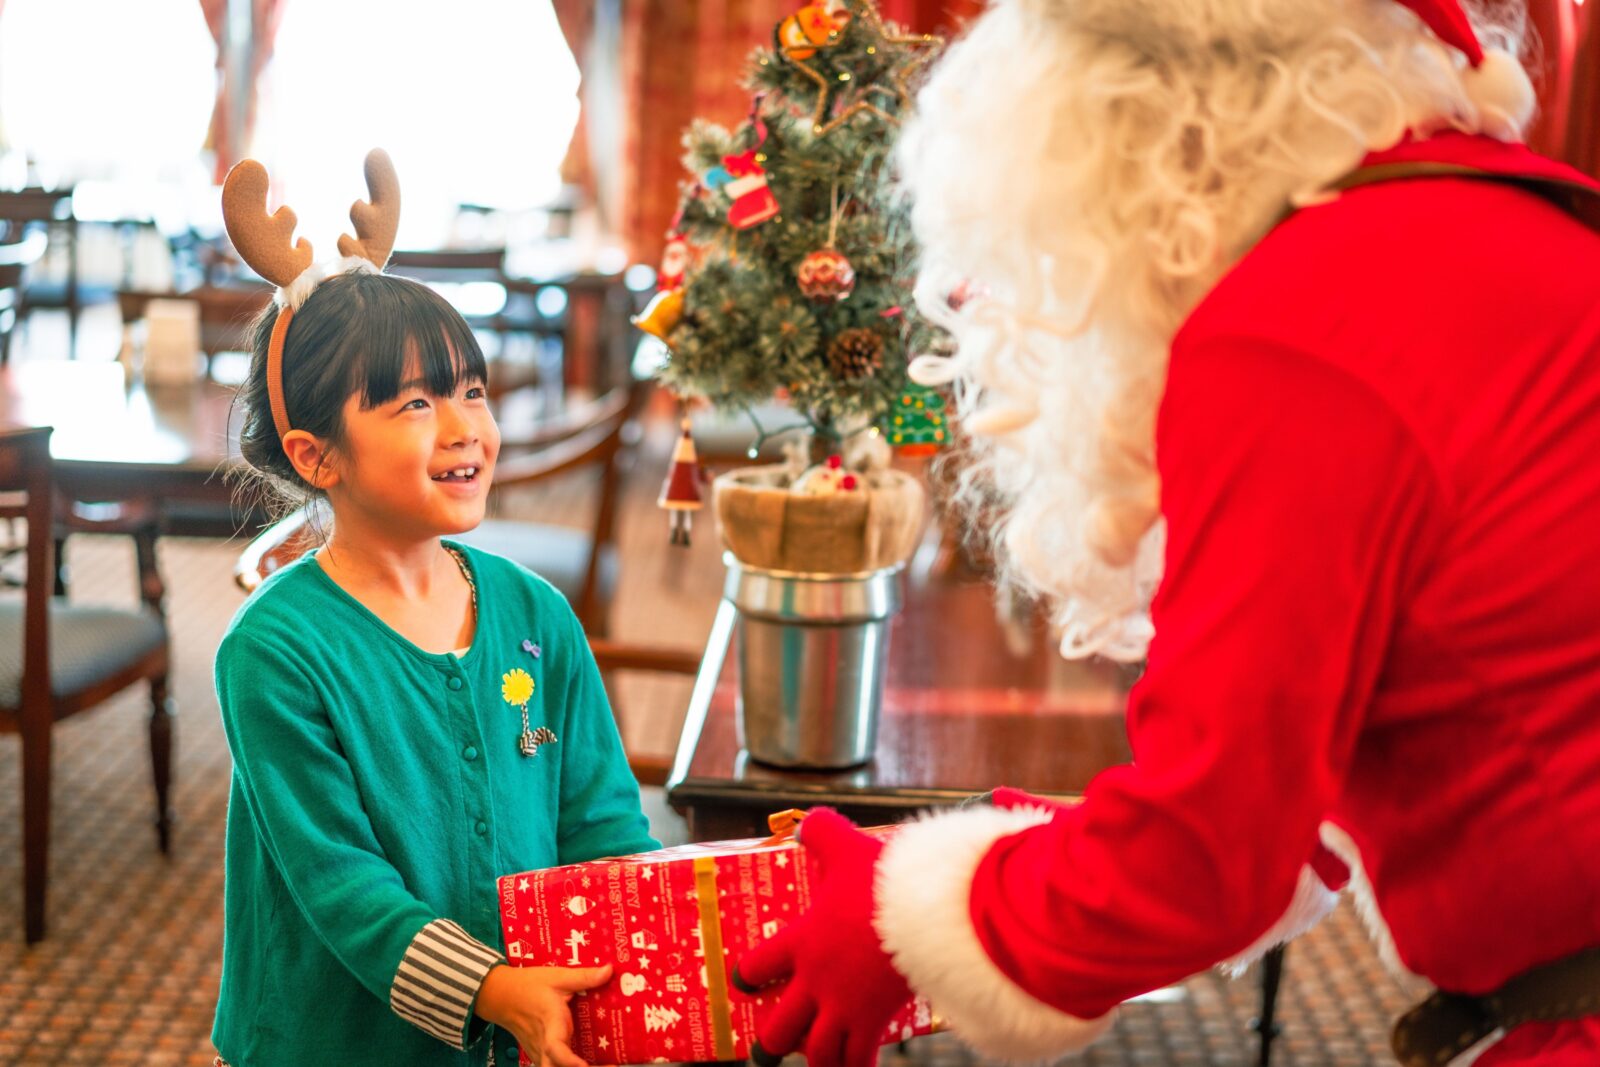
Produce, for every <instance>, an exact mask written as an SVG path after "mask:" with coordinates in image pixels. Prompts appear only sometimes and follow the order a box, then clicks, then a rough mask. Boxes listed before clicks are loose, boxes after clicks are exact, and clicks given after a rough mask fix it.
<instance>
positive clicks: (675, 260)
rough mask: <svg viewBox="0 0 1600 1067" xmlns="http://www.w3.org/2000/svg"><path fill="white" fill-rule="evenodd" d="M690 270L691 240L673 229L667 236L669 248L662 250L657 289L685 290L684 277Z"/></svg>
mask: <svg viewBox="0 0 1600 1067" xmlns="http://www.w3.org/2000/svg"><path fill="white" fill-rule="evenodd" d="M680 214H681V212H680ZM688 269H689V239H688V238H687V237H685V236H684V235H683V234H682V233H681V232H680V231H679V230H678V229H677V227H673V229H672V230H671V231H670V232H669V233H668V234H667V246H666V247H665V248H664V249H662V250H661V270H660V271H658V272H657V273H656V288H657V289H681V288H683V275H684V272H685V271H687V270H688Z"/></svg>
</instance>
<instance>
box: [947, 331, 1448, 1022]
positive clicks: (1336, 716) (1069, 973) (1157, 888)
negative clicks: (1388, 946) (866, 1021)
mask: <svg viewBox="0 0 1600 1067" xmlns="http://www.w3.org/2000/svg"><path fill="white" fill-rule="evenodd" d="M1157 457H1158V461H1159V468H1160V473H1161V477H1162V507H1163V512H1164V515H1165V518H1166V522H1167V563H1166V577H1165V580H1164V581H1163V583H1162V586H1161V588H1160V591H1159V593H1158V594H1157V597H1156V601H1155V604H1154V606H1153V610H1152V615H1153V618H1154V622H1155V626H1156V637H1155V640H1154V643H1153V644H1152V646H1151V649H1150V655H1149V666H1148V669H1147V671H1146V673H1145V675H1144V677H1143V679H1142V680H1141V681H1140V682H1139V684H1138V685H1137V687H1136V688H1135V690H1134V692H1133V694H1132V696H1131V698H1130V703H1129V709H1128V724H1129V735H1130V739H1131V741H1132V748H1133V753H1134V762H1133V763H1132V764H1131V765H1129V766H1125V767H1119V768H1116V769H1113V770H1111V771H1108V772H1107V773H1105V774H1102V775H1101V776H1100V777H1098V778H1097V779H1096V780H1095V781H1094V782H1093V783H1092V784H1091V785H1090V787H1089V789H1088V791H1087V794H1086V797H1085V802H1084V804H1083V805H1082V806H1081V807H1080V808H1079V809H1078V810H1077V811H1076V812H1074V813H1072V814H1071V815H1070V816H1066V817H1059V818H1056V819H1054V820H1052V821H1051V822H1049V823H1047V824H1045V825H1041V826H1037V827H1034V828H1031V829H1028V830H1026V831H1025V832H1022V833H1017V834H1013V835H1011V836H1009V837H1004V838H1001V839H1000V840H999V841H998V842H997V843H996V844H995V845H994V847H993V848H991V849H989V850H988V852H987V853H986V854H985V856H984V857H983V859H982V860H981V861H980V862H979V864H978V867H977V869H976V871H975V873H974V876H973V884H972V890H971V896H970V900H969V908H970V915H971V919H972V922H973V926H974V929H975V932H976V934H977V937H978V940H979V941H980V942H981V944H982V946H983V949H984V951H985V952H986V953H987V954H988V956H989V957H990V959H991V960H992V961H993V962H994V964H995V965H996V966H997V967H998V969H999V970H1000V971H1001V972H1002V973H1003V974H1004V975H1006V976H1007V977H1008V978H1009V979H1010V980H1011V981H1013V982H1015V983H1016V984H1017V985H1018V986H1020V987H1021V988H1022V989H1024V990H1025V991H1027V992H1028V993H1030V994H1032V996H1033V997H1035V998H1037V999H1038V1000H1040V1001H1043V1002H1044V1003H1045V1004H1047V1005H1050V1006H1052V1007H1054V1008H1056V1009H1058V1010H1061V1011H1065V1012H1068V1013H1070V1014H1072V1015H1074V1016H1078V1017H1081V1018H1093V1017H1095V1016H1098V1015H1101V1014H1102V1013H1104V1012H1106V1011H1108V1010H1109V1009H1110V1008H1111V1007H1113V1006H1114V1005H1116V1004H1117V1003H1119V1002H1121V1001H1123V1000H1125V999H1127V998H1128V997H1131V996H1135V995H1137V994H1140V993H1143V992H1146V991H1149V990H1151V989H1154V988H1158V987H1160V986H1163V985H1165V984H1168V983H1170V982H1173V981H1176V980H1179V979H1182V978H1184V977H1186V976H1188V975H1191V974H1194V973H1196V972H1197V971H1200V970H1202V969H1204V968H1206V967H1208V966H1211V965H1212V964H1214V963H1216V962H1218V961H1219V960H1222V959H1224V958H1226V957H1228V956H1229V955H1231V954H1233V953H1236V952H1238V951H1239V950H1240V949H1241V948H1243V947H1244V946H1246V945H1247V944H1249V943H1250V942H1251V941H1252V940H1253V939H1255V938H1256V937H1258V936H1259V935H1260V934H1261V933H1262V932H1263V931H1265V930H1266V929H1267V928H1268V927H1270V926H1271V925H1272V924H1273V922H1274V921H1275V920H1276V919H1277V918H1278V917H1279V915H1280V914H1282V913H1283V911H1284V909H1285V906H1286V905H1287V904H1288V902H1289V901H1290V899H1291V897H1292V896H1293V895H1294V892H1295V887H1296V881H1297V878H1298V877H1299V872H1300V870H1301V868H1302V866H1303V865H1304V864H1305V863H1306V861H1307V859H1308V857H1311V856H1312V855H1313V853H1314V851H1315V850H1316V848H1317V828H1318V825H1319V823H1320V822H1321V821H1322V819H1323V818H1324V815H1325V814H1326V812H1327V811H1328V809H1329V807H1330V805H1331V804H1332V802H1333V801H1334V800H1335V798H1336V796H1337V794H1338V793H1339V790H1340V787H1341V782H1342V778H1343V775H1344V772H1345V769H1346V767H1347V765H1348V762H1349V760H1350V757H1351V753H1352V749H1353V747H1354V743H1355V739H1356V736H1357V734H1358V733H1359V731H1360V730H1361V728H1362V723H1363V720H1364V717H1365V709H1366V707H1367V705H1368V702H1369V700H1370V699H1371V697H1372V694H1373V691H1374V687H1375V684H1376V680H1377V678H1378V676H1379V673H1380V671H1381V670H1382V667H1383V663H1384V656H1385V649H1386V647H1387V645H1388V642H1389V638H1390V634H1391V632H1392V630H1393V628H1394V626H1395V622H1396V618H1397V616H1398V615H1399V614H1400V613H1401V612H1402V611H1403V609H1404V605H1405V601H1406V597H1407V590H1408V588H1409V587H1410V585H1411V583H1412V582H1414V580H1415V579H1416V577H1417V575H1418V573H1419V571H1420V568H1421V564H1422V562H1423V561H1424V559H1425V558H1426V556H1427V555H1428V553H1429V552H1430V551H1431V549H1432V546H1433V544H1434V538H1435V537H1436V533H1437V530H1438V529H1439V527H1440V525H1441V522H1442V515H1443V513H1444V510H1445V508H1444V504H1443V491H1442V489H1441V487H1440V485H1439V483H1438V480H1437V478H1436V476H1435V473H1434V469H1433V467H1432V466H1431V465H1430V463H1429V461H1428V458H1427V457H1426V456H1425V455H1424V453H1423V450H1422V449H1421V447H1420V446H1419V445H1418V443H1417V442H1416V440H1415V439H1414V438H1413V437H1412V435H1411V434H1410V432H1409V431H1408V430H1407V428H1406V426H1405V425H1404V424H1403V423H1402V420H1401V419H1400V418H1399V417H1398V416H1397V415H1396V413H1395V412H1394V411H1393V410H1391V409H1390V407H1389V406H1388V405H1387V404H1386V403H1385V402H1384V401H1383V399H1382V398H1381V397H1379V396H1378V395H1377V394H1376V393H1375V392H1373V390H1372V389H1371V388H1370V387H1369V386H1367V385H1366V384H1364V383H1363V382H1360V381H1358V380H1356V379H1355V378H1353V377H1351V376H1350V375H1348V374H1347V373H1346V372H1344V371H1343V370H1341V369H1339V368H1337V367H1334V366H1332V365H1330V364H1328V363H1327V362H1325V361H1323V360H1320V359H1317V358H1313V357H1311V356H1307V355H1305V354H1302V353H1298V352H1295V351H1291V350H1287V349H1284V348H1282V347H1279V346H1276V345H1272V344H1269V343H1267V342H1261V341H1254V340H1233V339H1217V338H1212V339H1207V340H1204V341H1197V342H1195V343H1192V344H1189V345H1187V346H1181V347H1175V349H1174V354H1173V359H1172V364H1171V371H1170V375H1169V381H1168V386H1167V392H1166V397H1165V400H1164V403H1163V407H1162V411H1161V415H1160V419H1159V423H1158V429H1157Z"/></svg>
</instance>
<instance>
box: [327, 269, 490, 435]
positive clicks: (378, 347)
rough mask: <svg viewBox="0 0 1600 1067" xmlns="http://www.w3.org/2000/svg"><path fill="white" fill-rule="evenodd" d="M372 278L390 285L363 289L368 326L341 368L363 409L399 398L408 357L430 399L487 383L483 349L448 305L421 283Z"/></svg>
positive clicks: (385, 277) (390, 278) (383, 276)
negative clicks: (413, 360) (413, 361)
mask: <svg viewBox="0 0 1600 1067" xmlns="http://www.w3.org/2000/svg"><path fill="white" fill-rule="evenodd" d="M373 277H375V279H376V278H382V280H383V281H385V282H389V283H390V284H385V285H372V286H363V287H362V288H363V289H365V290H366V292H365V293H363V295H364V296H365V297H366V302H367V303H368V305H369V306H368V308H367V312H368V313H367V315H366V320H367V326H366V329H364V330H362V331H360V336H359V337H355V336H352V337H351V338H350V341H351V342H353V343H354V344H355V345H356V346H358V350H357V351H355V352H351V353H350V356H351V357H353V358H351V359H350V360H349V362H348V363H346V364H345V365H346V366H348V367H349V368H350V376H351V383H350V384H351V391H352V392H353V391H355V390H356V389H360V390H361V394H362V396H361V403H362V407H364V408H368V409H370V408H374V407H377V406H378V405H379V404H386V403H388V402H389V401H390V400H393V399H394V398H395V397H397V396H399V395H400V387H401V386H402V385H403V384H404V382H405V373H406V365H407V363H408V362H409V357H410V356H411V355H412V354H413V353H414V354H415V355H416V358H417V362H418V364H419V366H420V373H421V377H422V381H423V385H424V388H425V389H426V390H427V391H428V393H430V394H431V395H433V396H454V395H455V393H456V391H457V390H458V389H459V388H460V387H461V386H462V384H463V383H469V382H486V381H487V380H488V377H489V370H488V366H487V365H486V364H485V362H484V358H483V349H482V348H481V347H479V345H478V339H477V338H476V337H475V336H473V333H472V329H471V327H469V326H468V325H467V323H466V320H464V319H463V318H462V317H461V314H460V313H459V312H458V311H456V309H455V308H453V307H451V306H450V303H449V301H447V300H445V298H444V297H442V296H440V295H439V294H438V293H436V292H434V291H433V290H432V289H430V288H428V287H427V286H426V285H423V284H422V283H421V282H414V281H410V280H409V279H398V278H392V277H390V276H387V275H379V276H373ZM396 283H398V284H396ZM352 332H354V331H352Z"/></svg>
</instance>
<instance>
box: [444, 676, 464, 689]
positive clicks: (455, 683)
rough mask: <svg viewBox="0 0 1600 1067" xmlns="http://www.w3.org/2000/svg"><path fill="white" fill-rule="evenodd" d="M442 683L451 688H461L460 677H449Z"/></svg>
mask: <svg viewBox="0 0 1600 1067" xmlns="http://www.w3.org/2000/svg"><path fill="white" fill-rule="evenodd" d="M444 684H445V685H448V686H449V687H450V688H451V689H460V688H461V679H460V678H451V679H450V680H449V681H448V682H446V683H444Z"/></svg>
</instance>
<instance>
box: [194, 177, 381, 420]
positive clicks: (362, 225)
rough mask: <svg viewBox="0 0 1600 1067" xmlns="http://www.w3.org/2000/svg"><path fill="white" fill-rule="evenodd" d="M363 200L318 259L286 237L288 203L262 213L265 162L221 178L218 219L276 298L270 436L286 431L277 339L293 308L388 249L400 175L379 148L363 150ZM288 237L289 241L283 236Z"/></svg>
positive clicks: (366, 267) (290, 227) (290, 217)
mask: <svg viewBox="0 0 1600 1067" xmlns="http://www.w3.org/2000/svg"><path fill="white" fill-rule="evenodd" d="M365 169H366V177H367V195H368V196H369V197H370V198H371V199H370V200H369V201H367V202H362V201H360V200H357V201H356V202H355V203H354V204H352V205H351V206H350V221H351V222H352V223H354V224H355V228H356V236H355V237H351V236H349V235H348V234H340V235H339V254H340V256H341V257H342V258H340V259H338V260H335V261H334V262H333V263H330V264H327V265H325V266H321V267H319V266H317V265H315V263H314V259H313V255H312V251H311V242H309V241H307V240H306V239H305V238H304V237H302V238H300V240H299V241H293V240H292V239H293V237H294V228H295V223H296V222H297V221H298V220H297V219H296V218H295V214H294V212H293V211H291V210H289V208H288V207H280V208H279V209H278V210H277V211H274V212H273V213H272V214H270V215H269V214H267V184H268V183H267V168H265V167H263V166H262V165H261V164H260V163H257V162H256V161H255V160H253V159H245V160H241V161H240V162H239V163H238V165H236V166H235V167H234V168H233V169H232V170H231V171H229V172H228V178H227V181H225V182H223V185H222V219H223V222H224V223H225V224H226V225H227V227H228V237H229V238H231V239H232V241H233V247H234V248H236V249H238V251H239V255H240V256H241V257H243V259H244V261H245V262H246V263H248V264H249V265H250V268H251V269H252V270H254V271H255V272H256V273H257V274H259V275H261V276H262V277H263V278H265V279H266V280H267V281H269V282H271V283H272V284H273V285H276V286H277V287H278V291H277V293H276V294H275V296H274V298H273V299H274V300H275V301H276V302H277V304H278V306H279V311H278V318H277V321H276V322H274V323H273V324H272V338H271V340H270V341H269V343H268V345H267V399H268V401H269V402H270V404H271V406H272V423H273V425H274V426H276V427H277V428H278V438H279V439H280V440H282V439H283V437H284V436H286V435H287V434H288V433H289V409H288V406H287V405H286V404H285V403H284V399H283V342H284V338H286V337H287V336H288V335H289V323H290V321H291V320H292V319H293V318H294V313H295V310H296V309H298V308H299V307H300V305H301V304H304V303H305V302H306V298H307V297H309V296H310V295H311V291H312V290H313V289H315V288H316V287H317V284H318V283H319V282H321V281H322V280H323V279H324V278H327V277H329V276H330V275H334V274H343V273H346V272H349V271H374V272H377V271H382V270H383V265H384V264H385V263H387V262H389V253H390V252H392V251H394V238H395V233H396V231H397V230H398V229H399V227H400V179H399V177H398V176H396V174H395V171H394V163H393V162H392V161H391V160H390V159H389V154H388V153H387V152H385V151H384V150H383V149H381V148H374V149H373V150H372V151H371V152H368V153H367V162H366V168H365ZM291 242H292V243H291Z"/></svg>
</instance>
